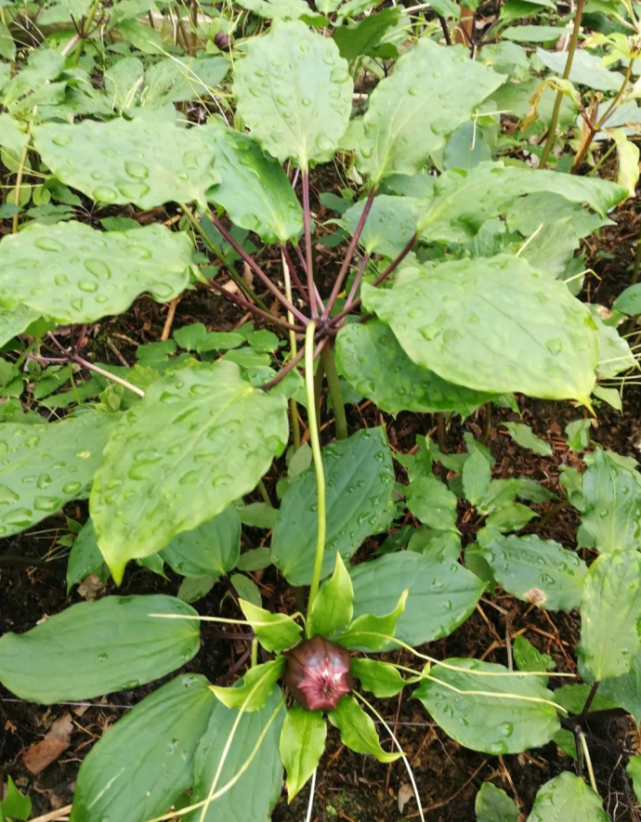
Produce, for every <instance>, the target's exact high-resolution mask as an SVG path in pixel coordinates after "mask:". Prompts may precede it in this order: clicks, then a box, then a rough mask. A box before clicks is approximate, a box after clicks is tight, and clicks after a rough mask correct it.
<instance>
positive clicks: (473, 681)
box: [415, 659, 560, 754]
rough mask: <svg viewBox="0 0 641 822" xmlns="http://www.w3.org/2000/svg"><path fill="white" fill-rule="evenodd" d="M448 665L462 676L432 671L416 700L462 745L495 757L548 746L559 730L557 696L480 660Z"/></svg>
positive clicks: (529, 678) (532, 678)
mask: <svg viewBox="0 0 641 822" xmlns="http://www.w3.org/2000/svg"><path fill="white" fill-rule="evenodd" d="M445 662H446V663H447V664H448V665H452V666H456V667H457V668H459V669H460V670H456V671H455V670H452V669H451V668H445V667H444V666H443V665H438V664H436V665H434V666H432V668H431V670H430V674H429V676H430V678H429V679H425V680H424V681H423V682H421V684H420V685H419V687H418V688H417V689H416V691H415V696H416V698H418V699H420V700H421V702H422V703H423V705H424V706H425V708H426V709H427V710H428V711H429V713H430V714H431V715H432V716H433V717H434V719H435V720H436V722H437V723H438V724H439V725H440V726H441V728H443V730H444V731H445V732H446V733H447V734H448V735H449V736H451V737H452V739H455V740H456V741H457V742H458V743H459V744H460V745H463V746H464V747H466V748H471V749H472V750H474V751H484V752H485V753H489V754H507V753H520V752H521V751H525V750H527V749H528V748H536V747H539V746H540V745H545V744H546V743H547V742H549V741H550V740H551V739H552V737H553V736H554V734H555V733H556V732H557V731H558V730H559V728H560V725H559V720H558V719H557V715H556V708H555V707H554V705H552V704H550V703H551V701H552V699H553V697H554V695H553V694H552V692H551V691H548V689H547V688H546V687H545V686H544V685H542V684H541V683H540V682H539V681H538V680H537V678H536V677H535V676H524V675H523V674H518V673H511V672H510V671H509V670H508V669H507V668H505V667H504V666H503V665H495V664H493V663H490V662H479V661H478V660H476V659H447V660H445ZM488 673H489V674H490V676H487V674H488ZM479 674H480V675H479ZM483 674H486V675H485V676H484V675H483ZM479 692H482V693H479ZM506 695H507V696H506Z"/></svg>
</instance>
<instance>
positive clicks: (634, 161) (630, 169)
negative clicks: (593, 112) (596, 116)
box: [607, 128, 639, 197]
mask: <svg viewBox="0 0 641 822" xmlns="http://www.w3.org/2000/svg"><path fill="white" fill-rule="evenodd" d="M607 133H608V134H610V135H611V137H612V139H613V140H614V142H615V144H616V147H617V154H618V159H619V169H618V173H617V183H618V184H619V185H620V186H623V187H624V188H626V189H627V191H628V195H629V196H630V197H634V195H635V192H636V187H637V183H638V182H639V147H638V146H637V145H636V144H635V143H633V142H632V140H629V139H628V137H627V136H626V133H625V129H623V128H613V129H609V130H608V131H607Z"/></svg>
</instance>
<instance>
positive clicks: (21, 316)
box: [0, 235, 40, 346]
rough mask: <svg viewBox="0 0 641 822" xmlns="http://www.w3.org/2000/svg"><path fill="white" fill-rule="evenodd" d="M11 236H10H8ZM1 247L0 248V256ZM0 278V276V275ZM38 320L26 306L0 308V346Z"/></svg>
mask: <svg viewBox="0 0 641 822" xmlns="http://www.w3.org/2000/svg"><path fill="white" fill-rule="evenodd" d="M10 236H11V235H10ZM1 250H2V246H0V256H1ZM0 276H1V275H0ZM39 319H40V312H39V311H34V310H33V308H29V307H28V306H26V305H15V306H13V308H2V307H1V306H0V346H3V345H6V344H7V343H8V342H9V340H11V339H12V338H13V337H17V336H18V334H22V333H24V332H25V331H26V330H27V329H28V328H29V326H30V325H31V323H34V322H35V321H36V320H39Z"/></svg>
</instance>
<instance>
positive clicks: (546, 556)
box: [474, 535, 588, 611]
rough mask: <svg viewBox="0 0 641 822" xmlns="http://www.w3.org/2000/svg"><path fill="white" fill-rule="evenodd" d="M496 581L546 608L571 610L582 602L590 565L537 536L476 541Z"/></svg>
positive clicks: (524, 598)
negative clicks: (481, 542) (480, 542)
mask: <svg viewBox="0 0 641 822" xmlns="http://www.w3.org/2000/svg"><path fill="white" fill-rule="evenodd" d="M474 551H475V552H476V553H479V554H480V555H481V556H482V557H483V559H485V561H486V562H487V563H488V564H489V566H490V568H491V569H492V574H493V575H494V578H495V579H496V581H497V582H498V583H499V585H501V587H502V588H504V589H505V590H506V591H507V592H508V593H509V594H512V596H515V597H516V598H517V599H520V600H523V601H524V602H531V603H532V604H533V605H536V606H538V607H539V608H545V610H547V611H571V610H572V609H573V608H578V607H579V605H580V604H581V595H582V592H583V583H584V581H585V575H586V574H587V571H588V569H587V566H586V564H585V563H584V562H583V560H582V559H580V557H578V556H577V554H575V553H574V551H570V550H568V549H566V548H564V547H563V546H562V545H560V544H559V543H558V542H555V541H554V540H551V539H548V540H542V539H540V538H539V537H537V536H534V535H531V536H530V535H528V536H524V537H517V536H509V537H503V536H497V537H496V538H495V539H493V540H491V541H489V542H484V543H483V544H482V545H480V544H477V546H476V547H475V549H474Z"/></svg>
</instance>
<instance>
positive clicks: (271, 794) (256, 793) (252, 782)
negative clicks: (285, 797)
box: [184, 688, 285, 822]
mask: <svg viewBox="0 0 641 822" xmlns="http://www.w3.org/2000/svg"><path fill="white" fill-rule="evenodd" d="M284 714H285V711H284V699H283V697H282V694H281V692H280V689H279V688H274V691H273V693H272V694H271V695H270V697H269V699H268V700H267V704H266V705H265V707H264V708H263V709H262V710H260V711H254V712H253V713H249V714H242V715H241V716H240V718H239V712H238V711H236V710H230V709H229V708H226V707H225V706H224V705H223V704H221V703H219V704H218V705H216V706H215V708H214V710H213V712H212V715H211V719H210V720H209V725H208V726H207V729H206V731H205V733H204V734H203V737H202V739H201V741H200V744H199V745H198V749H197V750H196V756H195V760H194V777H195V780H194V789H193V794H192V796H191V797H190V804H196V803H197V802H202V801H204V800H205V799H207V797H208V796H209V794H210V791H211V786H212V785H213V784H214V782H216V786H217V791H222V789H223V788H225V787H226V786H227V785H229V783H230V782H231V781H232V780H233V779H235V778H236V777H238V776H240V778H239V779H238V781H237V782H235V784H234V785H233V786H232V787H231V788H230V789H229V790H228V791H226V792H225V793H224V794H222V795H221V796H220V797H219V798H218V799H216V800H214V801H213V802H212V803H211V804H210V805H209V807H208V809H207V812H206V813H203V808H198V809H197V810H195V811H193V813H191V814H189V815H188V816H185V817H184V819H185V820H186V822H200V820H201V819H202V822H220V820H225V822H248V820H251V822H269V820H270V819H271V812H272V810H273V808H274V806H275V805H276V802H277V801H278V799H279V797H280V793H281V787H282V782H283V766H282V764H281V761H280V756H279V753H278V741H279V739H280V734H281V730H282V726H283V720H284V718H285V717H284ZM270 720H271V724H269V726H268V723H269V722H270ZM236 723H237V732H236V733H235V734H234V736H233V738H232V740H231V745H230V747H229V752H228V753H227V756H226V757H225V759H224V761H223V757H224V756H225V753H226V751H227V748H226V746H227V742H228V741H229V740H230V738H231V735H232V733H233V729H234V726H235V724H236ZM261 737H262V739H261ZM254 752H255V753H254ZM252 755H253V758H252V760H251V763H250V764H249V766H248V767H247V768H246V770H244V771H243V773H242V775H240V771H241V768H243V767H245V766H246V765H247V763H248V761H249V758H250V757H251V756H252ZM216 775H218V778H217V779H216Z"/></svg>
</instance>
